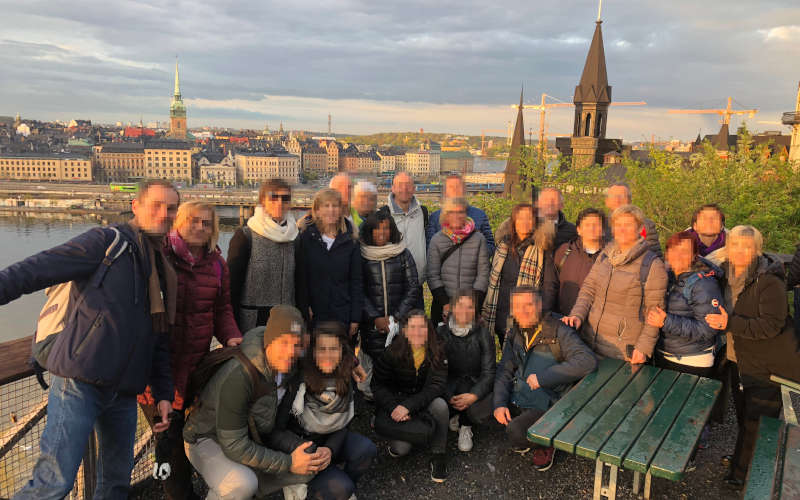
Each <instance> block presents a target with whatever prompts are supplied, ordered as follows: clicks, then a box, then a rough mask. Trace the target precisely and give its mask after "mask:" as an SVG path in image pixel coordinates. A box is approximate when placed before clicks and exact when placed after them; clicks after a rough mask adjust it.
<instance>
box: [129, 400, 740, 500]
mask: <svg viewBox="0 0 800 500" xmlns="http://www.w3.org/2000/svg"><path fill="white" fill-rule="evenodd" d="M371 413H372V406H371V405H369V404H367V403H365V402H363V401H359V402H358V403H357V407H356V417H355V419H354V420H353V423H352V426H351V428H352V429H353V430H355V431H357V432H361V433H363V434H365V435H367V436H369V437H370V438H371V439H373V440H374V441H375V442H376V443H377V444H378V459H377V461H376V463H375V465H374V466H373V467H372V469H371V470H370V471H369V472H368V473H367V474H366V475H365V476H364V477H363V478H361V480H360V481H359V483H358V498H359V499H360V500H364V499H397V498H408V499H418V498H430V499H442V500H453V499H456V498H457V499H458V500H468V499H485V498H493V499H498V500H499V499H538V498H548V499H562V498H563V499H573V498H574V499H579V498H592V492H593V488H594V468H595V462H594V461H592V460H589V459H585V458H580V457H576V456H574V455H568V454H566V453H563V452H558V453H557V454H556V463H555V464H554V465H553V467H552V468H551V469H550V470H549V471H547V472H536V471H535V470H534V469H533V467H532V466H531V463H530V462H531V458H530V455H528V456H519V455H517V454H516V453H513V452H511V451H510V450H508V447H507V446H506V441H505V433H504V429H503V427H502V426H500V425H499V424H497V423H493V424H492V425H489V426H488V427H486V428H474V429H473V430H474V431H475V437H474V441H475V445H474V448H473V449H472V451H471V452H470V453H462V452H460V451H458V448H457V447H456V439H457V434H456V433H452V432H451V433H450V434H449V435H448V448H449V456H450V457H451V460H450V462H449V464H448V472H449V477H448V479H447V481H446V482H444V483H441V484H437V483H434V482H432V481H431V479H430V471H429V466H428V457H429V455H428V454H427V453H426V452H425V451H419V452H417V451H413V452H412V453H411V454H410V455H409V456H407V457H404V458H399V459H394V458H391V457H390V456H389V454H388V452H387V443H386V442H385V441H383V440H380V439H378V437H377V436H376V435H375V433H374V432H373V431H372V430H370V428H369V417H370V415H371ZM735 439H736V424H735V417H734V415H733V408H732V407H730V408H729V410H728V412H727V421H726V422H725V423H724V424H720V425H714V426H712V428H711V439H710V447H709V448H707V449H704V450H700V451H699V452H698V454H697V459H696V463H697V470H695V471H693V472H689V473H688V474H687V475H686V476H687V477H686V479H685V480H684V481H681V482H672V481H667V480H665V479H658V478H653V485H652V495H651V497H652V498H654V499H666V498H669V499H694V498H698V499H699V498H702V499H703V500H712V499H725V500H727V499H732V498H738V497H739V494H738V493H737V492H735V491H733V490H731V489H729V488H728V487H727V486H726V485H725V483H724V482H723V481H722V477H723V476H724V475H725V472H726V468H725V467H724V466H723V465H721V458H722V457H723V456H724V455H726V454H728V453H731V452H732V451H733V446H734V443H735ZM632 483H633V473H632V472H630V471H625V470H620V471H619V475H618V477H617V484H618V489H617V498H619V499H620V500H627V499H633V498H642V497H641V494H640V495H638V496H637V495H634V494H633V492H632ZM195 490H196V491H197V492H198V493H204V492H205V485H204V484H202V481H201V480H199V479H198V480H197V482H196V485H195ZM132 498H141V499H148V500H149V499H161V498H164V496H163V495H162V494H161V490H160V488H159V487H158V486H157V485H154V484H152V483H150V484H149V485H148V486H147V487H146V488H145V489H139V490H138V491H136V492H134V494H133V495H132ZM269 498H270V500H280V499H282V498H283V497H282V495H281V494H280V493H278V494H275V495H271V496H270V497H269Z"/></svg>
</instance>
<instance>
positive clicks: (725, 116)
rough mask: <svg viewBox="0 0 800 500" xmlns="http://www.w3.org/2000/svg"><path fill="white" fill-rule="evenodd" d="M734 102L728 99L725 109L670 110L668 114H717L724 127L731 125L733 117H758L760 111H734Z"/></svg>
mask: <svg viewBox="0 0 800 500" xmlns="http://www.w3.org/2000/svg"><path fill="white" fill-rule="evenodd" d="M732 101H733V98H732V97H728V107H726V108H724V109H670V110H669V111H667V112H668V113H671V114H683V115H710V114H717V115H720V116H721V117H722V118H720V123H721V124H722V125H730V123H731V116H732V115H747V116H748V117H750V118H752V117H754V116H755V115H756V113H758V109H733V108H732V107H731V103H732Z"/></svg>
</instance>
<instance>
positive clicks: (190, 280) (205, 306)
mask: <svg viewBox="0 0 800 500" xmlns="http://www.w3.org/2000/svg"><path fill="white" fill-rule="evenodd" d="M218 237H219V219H218V218H217V215H216V213H215V211H214V207H213V206H212V205H210V204H208V203H204V202H200V201H190V202H186V203H183V204H182V205H181V206H180V207H179V208H178V214H177V216H176V217H175V223H174V225H173V228H172V230H171V231H170V232H169V233H168V234H167V238H166V245H165V247H164V255H165V256H166V257H167V259H168V260H169V262H170V263H171V264H172V267H173V268H174V269H175V272H176V274H177V276H178V293H177V300H176V313H175V323H174V324H173V325H172V326H171V328H170V332H169V343H170V366H171V368H172V380H173V383H174V385H175V400H174V401H173V403H172V409H173V414H172V416H171V418H170V426H169V430H167V431H166V432H165V433H163V434H161V435H160V437H159V438H158V439H159V447H160V448H161V449H162V450H163V449H166V450H169V451H168V452H167V453H168V454H169V464H170V466H171V469H172V472H171V474H170V476H169V478H168V479H167V481H166V482H165V483H164V489H165V492H166V494H167V497H168V498H187V496H188V495H189V494H190V493H191V492H192V483H191V471H192V469H191V466H190V464H189V461H188V460H187V459H186V455H185V453H184V450H183V437H182V432H183V422H184V410H185V408H186V407H187V406H189V404H191V401H189V402H186V401H184V393H185V391H186V386H187V384H188V381H189V376H190V375H191V373H192V372H193V371H194V369H195V368H196V367H197V364H198V363H199V362H200V360H201V359H202V358H203V356H204V355H205V354H206V353H208V351H209V349H210V347H211V340H212V338H213V337H216V338H217V340H218V341H219V343H220V344H222V345H227V346H232V345H238V344H239V343H241V341H242V334H241V333H240V332H239V328H238V327H237V326H236V321H235V320H234V318H233V309H232V307H231V301H230V276H229V272H228V266H227V264H226V263H225V259H223V257H222V253H221V252H220V249H219V247H217V239H218ZM139 401H140V402H141V403H142V404H143V409H144V410H145V414H147V415H148V416H151V415H152V414H154V410H153V413H151V412H150V411H148V410H151V409H152V408H153V406H152V405H153V404H154V401H153V398H152V396H151V395H150V390H149V387H148V388H147V389H146V390H145V393H144V394H143V395H141V396H140V398H139ZM162 459H163V458H162Z"/></svg>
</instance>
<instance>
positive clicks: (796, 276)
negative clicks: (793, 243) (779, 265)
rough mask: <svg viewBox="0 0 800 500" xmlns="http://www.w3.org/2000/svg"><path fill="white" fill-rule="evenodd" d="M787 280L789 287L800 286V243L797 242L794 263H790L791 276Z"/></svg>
mask: <svg viewBox="0 0 800 500" xmlns="http://www.w3.org/2000/svg"><path fill="white" fill-rule="evenodd" d="M787 281H788V282H787V285H788V286H789V288H794V287H796V286H800V243H798V244H797V250H795V252H794V258H792V263H791V264H789V277H788V278H787Z"/></svg>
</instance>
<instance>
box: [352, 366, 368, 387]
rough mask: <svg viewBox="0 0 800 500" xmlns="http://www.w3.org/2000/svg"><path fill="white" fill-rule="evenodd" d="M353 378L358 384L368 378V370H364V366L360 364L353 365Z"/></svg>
mask: <svg viewBox="0 0 800 500" xmlns="http://www.w3.org/2000/svg"><path fill="white" fill-rule="evenodd" d="M353 380H355V381H356V383H358V384H360V383H362V382H365V381H366V380H367V372H366V371H365V370H364V367H363V366H361V365H358V366H355V367H353Z"/></svg>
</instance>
